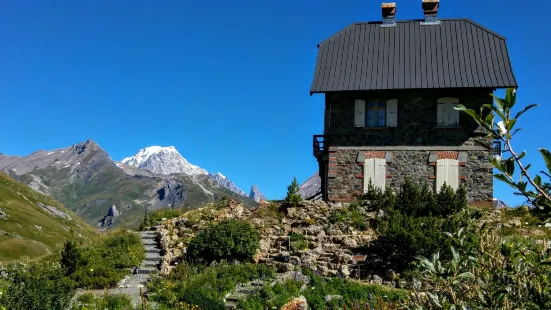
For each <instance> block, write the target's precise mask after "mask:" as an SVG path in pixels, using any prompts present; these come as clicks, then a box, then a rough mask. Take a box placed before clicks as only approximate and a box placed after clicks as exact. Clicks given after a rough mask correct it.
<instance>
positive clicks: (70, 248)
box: [60, 239, 84, 274]
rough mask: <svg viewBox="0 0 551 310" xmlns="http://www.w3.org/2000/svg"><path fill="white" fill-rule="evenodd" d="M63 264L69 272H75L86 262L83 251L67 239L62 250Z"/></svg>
mask: <svg viewBox="0 0 551 310" xmlns="http://www.w3.org/2000/svg"><path fill="white" fill-rule="evenodd" d="M60 262H61V265H62V266H63V267H64V268H65V269H66V273H67V274H72V273H74V272H75V271H76V270H77V268H78V267H80V265H82V264H83V263H84V261H83V259H82V251H81V250H80V249H79V248H78V246H77V244H76V243H75V242H74V241H72V240H70V239H67V240H66V241H65V244H64V247H63V251H62V252H61V260H60Z"/></svg>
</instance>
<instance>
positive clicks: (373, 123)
mask: <svg viewBox="0 0 551 310" xmlns="http://www.w3.org/2000/svg"><path fill="white" fill-rule="evenodd" d="M365 123H366V126H367V127H385V126H386V101H384V100H371V101H368V102H367V113H366V119H365Z"/></svg>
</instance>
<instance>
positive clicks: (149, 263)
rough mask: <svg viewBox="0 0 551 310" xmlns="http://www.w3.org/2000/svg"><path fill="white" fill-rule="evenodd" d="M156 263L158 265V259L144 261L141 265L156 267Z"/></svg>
mask: <svg viewBox="0 0 551 310" xmlns="http://www.w3.org/2000/svg"><path fill="white" fill-rule="evenodd" d="M158 265H159V261H144V262H143V263H142V267H151V268H157V267H158Z"/></svg>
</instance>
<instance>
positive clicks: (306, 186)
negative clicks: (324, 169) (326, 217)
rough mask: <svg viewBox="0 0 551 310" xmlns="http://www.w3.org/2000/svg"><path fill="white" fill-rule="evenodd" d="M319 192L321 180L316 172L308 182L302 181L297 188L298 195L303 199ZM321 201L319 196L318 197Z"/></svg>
mask: <svg viewBox="0 0 551 310" xmlns="http://www.w3.org/2000/svg"><path fill="white" fill-rule="evenodd" d="M320 192H321V178H320V176H319V174H318V173H317V172H316V173H314V174H313V175H312V176H311V177H309V178H308V180H306V181H304V183H302V184H301V185H300V187H299V190H298V193H299V194H300V196H301V197H302V198H303V199H307V198H310V197H312V196H314V195H315V194H317V193H320ZM319 199H321V195H320V196H319Z"/></svg>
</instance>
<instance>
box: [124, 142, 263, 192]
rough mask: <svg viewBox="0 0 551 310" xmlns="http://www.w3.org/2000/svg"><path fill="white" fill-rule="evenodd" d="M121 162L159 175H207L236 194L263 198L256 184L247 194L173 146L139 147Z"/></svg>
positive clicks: (224, 177) (219, 174)
mask: <svg viewBox="0 0 551 310" xmlns="http://www.w3.org/2000/svg"><path fill="white" fill-rule="evenodd" d="M121 163H122V164H125V165H128V166H133V167H136V168H139V169H143V170H146V171H149V172H151V173H154V174H159V175H170V174H173V173H183V174H186V175H190V176H196V175H208V177H210V178H211V179H213V180H214V181H215V182H216V183H217V184H218V185H220V186H222V187H225V188H227V189H229V190H230V191H232V192H234V193H236V194H238V195H241V196H245V197H249V198H251V199H253V200H255V201H256V202H258V201H260V199H261V198H262V199H264V195H263V194H262V193H261V192H260V191H259V190H258V188H257V187H256V186H254V185H253V186H252V187H251V191H250V193H249V194H247V193H245V191H243V190H242V189H240V188H239V187H237V185H236V184H235V183H234V182H233V181H232V180H230V179H229V178H227V177H226V176H224V175H223V174H222V173H220V172H218V173H211V172H208V171H207V170H206V169H203V168H201V167H199V166H196V165H193V164H191V163H190V162H189V161H188V160H186V159H185V158H184V157H183V156H182V155H181V154H180V153H179V152H178V150H176V148H175V147H174V146H167V147H163V146H149V147H146V148H143V149H140V150H139V151H138V152H137V153H136V154H135V155H133V156H130V157H126V158H124V159H123V160H121Z"/></svg>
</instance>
